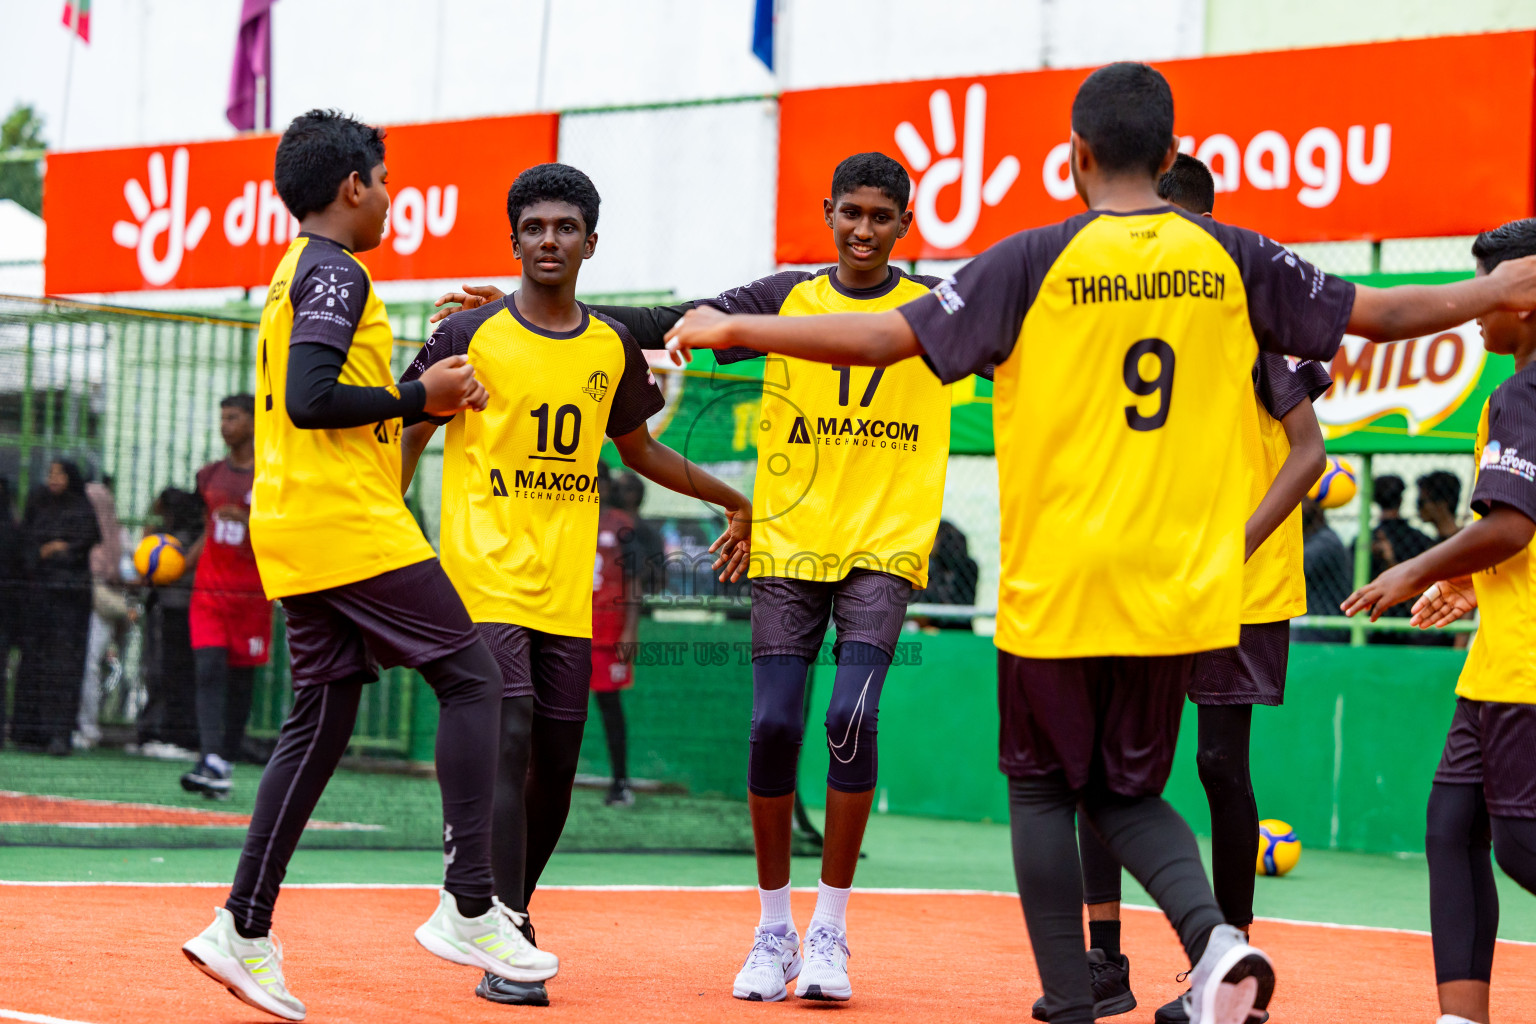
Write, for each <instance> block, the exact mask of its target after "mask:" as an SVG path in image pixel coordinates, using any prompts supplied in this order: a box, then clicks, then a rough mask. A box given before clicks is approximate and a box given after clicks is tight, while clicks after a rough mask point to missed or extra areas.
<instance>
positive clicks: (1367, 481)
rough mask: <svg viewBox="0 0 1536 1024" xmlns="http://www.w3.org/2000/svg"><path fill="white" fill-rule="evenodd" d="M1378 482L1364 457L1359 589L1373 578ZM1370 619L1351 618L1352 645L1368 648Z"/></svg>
mask: <svg viewBox="0 0 1536 1024" xmlns="http://www.w3.org/2000/svg"><path fill="white" fill-rule="evenodd" d="M1375 492H1376V481H1375V477H1374V476H1373V475H1372V472H1371V457H1370V456H1369V455H1362V456H1360V473H1359V476H1358V477H1356V488H1355V495H1356V497H1357V498H1359V500H1360V510H1359V512H1357V513H1356V523H1355V584H1354V586H1353V587H1352V588H1351V589H1352V590H1359V589H1360V588H1361V587H1363V586H1365V585H1366V584H1367V583H1369V582H1370V581H1371V504H1372V502H1373V501H1374V499H1375V496H1376V495H1375ZM1365 633H1366V619H1365V616H1363V615H1356V616H1355V617H1354V618H1353V619H1351V620H1350V626H1349V645H1350V646H1351V647H1364V646H1365Z"/></svg>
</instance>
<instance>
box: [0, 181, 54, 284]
mask: <svg viewBox="0 0 1536 1024" xmlns="http://www.w3.org/2000/svg"><path fill="white" fill-rule="evenodd" d="M46 237H47V229H46V228H45V227H44V225H43V218H41V217H39V216H37V215H36V214H35V213H33V212H32V211H30V210H28V209H27V208H26V207H24V206H21V205H18V204H17V203H15V202H13V201H11V200H9V199H0V293H4V294H8V295H41V294H43V248H44V244H45V243H44V239H45V238H46Z"/></svg>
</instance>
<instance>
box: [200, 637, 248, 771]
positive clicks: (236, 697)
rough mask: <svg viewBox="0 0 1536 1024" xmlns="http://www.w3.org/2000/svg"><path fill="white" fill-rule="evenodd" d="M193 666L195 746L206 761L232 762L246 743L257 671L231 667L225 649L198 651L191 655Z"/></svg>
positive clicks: (215, 648) (206, 648)
mask: <svg viewBox="0 0 1536 1024" xmlns="http://www.w3.org/2000/svg"><path fill="white" fill-rule="evenodd" d="M192 662H193V665H194V666H195V667H196V670H197V733H198V737H199V744H198V745H199V746H200V747H201V752H202V754H203V756H205V757H206V756H207V755H209V754H217V755H218V756H220V757H222V758H223V759H224V760H226V761H233V760H235V759H236V758H237V757H239V756H240V747H241V746H242V745H243V744H244V742H245V723H246V720H247V719H248V718H250V717H251V688H252V684H253V683H254V681H255V677H256V670H255V669H253V668H234V667H232V666H231V665H230V664H229V649H228V648H225V647H199V648H197V649H196V650H194V651H193V652H192Z"/></svg>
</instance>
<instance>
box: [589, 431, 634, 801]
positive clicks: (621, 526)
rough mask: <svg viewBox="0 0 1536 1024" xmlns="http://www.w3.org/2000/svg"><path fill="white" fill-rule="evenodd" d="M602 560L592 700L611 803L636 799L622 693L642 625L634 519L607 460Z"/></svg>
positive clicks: (595, 595)
mask: <svg viewBox="0 0 1536 1024" xmlns="http://www.w3.org/2000/svg"><path fill="white" fill-rule="evenodd" d="M597 497H598V501H599V502H600V503H601V504H600V511H599V513H598V520H597V561H596V562H595V563H594V566H593V571H592V698H593V700H595V701H597V710H598V711H599V712H600V713H601V714H602V716H603V733H604V735H605V736H606V737H607V739H608V764H609V766H610V767H611V768H612V771H613V782H612V783H611V784H610V785H609V787H608V797H607V799H606V800H605V801H604V802H605V803H607V804H608V805H609V806H610V807H612V806H623V807H628V806H630V805H631V804H633V803H634V802H635V795H634V793H632V792H630V789H629V756H628V750H629V741H628V735H627V733H626V730H625V726H624V705H623V702H622V698H621V697H620V694H622V693H623V692H624V691H625V690H627V689H629V688H630V687H631V686H632V685H634V681H635V680H634V663H635V636H636V631H637V629H638V627H639V624H640V592H639V588H638V587H636V586H634V585H633V584H632V583H631V581H632V580H634V578H635V577H636V568H637V567H636V565H635V561H636V555H635V554H634V548H635V545H634V537H635V521H634V519H633V518H632V517H631V516H630V514H629V513H628V512H626V511H624V510H623V509H621V508H620V507H619V506H618V504H617V502H616V501H615V500H614V480H613V478H612V476H611V475H610V474H609V472H608V466H607V464H606V463H602V462H599V463H598V464H597Z"/></svg>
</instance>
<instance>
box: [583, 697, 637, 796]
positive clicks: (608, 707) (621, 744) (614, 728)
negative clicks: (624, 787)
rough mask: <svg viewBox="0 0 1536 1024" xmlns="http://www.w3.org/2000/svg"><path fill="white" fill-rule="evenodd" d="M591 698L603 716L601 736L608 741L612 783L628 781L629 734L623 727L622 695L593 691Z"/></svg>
mask: <svg viewBox="0 0 1536 1024" xmlns="http://www.w3.org/2000/svg"><path fill="white" fill-rule="evenodd" d="M592 696H593V698H594V699H595V700H596V701H597V710H598V712H599V713H601V714H602V716H603V735H604V736H606V737H607V739H608V764H609V767H610V768H611V769H612V770H613V781H614V782H624V781H626V780H628V779H629V734H628V730H627V729H626V728H625V725H624V701H623V694H622V693H621V692H620V691H618V690H613V691H611V692H599V691H596V690H594V691H593V693H592Z"/></svg>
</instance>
